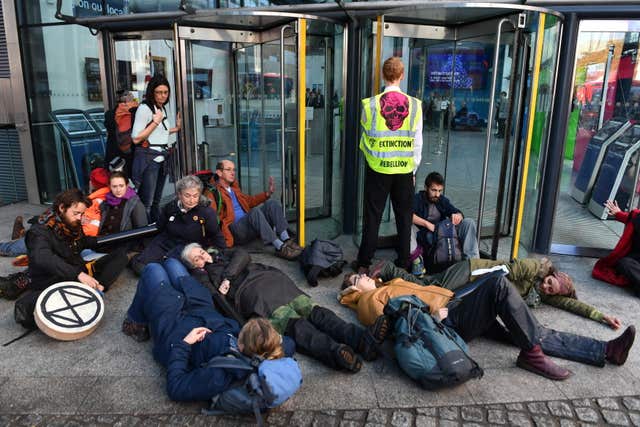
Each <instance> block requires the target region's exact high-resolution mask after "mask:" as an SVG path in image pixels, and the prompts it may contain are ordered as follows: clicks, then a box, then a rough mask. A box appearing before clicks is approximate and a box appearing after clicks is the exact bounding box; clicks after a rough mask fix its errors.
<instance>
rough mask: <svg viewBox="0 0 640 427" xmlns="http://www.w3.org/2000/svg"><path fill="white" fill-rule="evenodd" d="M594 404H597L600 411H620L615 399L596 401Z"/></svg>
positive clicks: (606, 398) (607, 398)
mask: <svg viewBox="0 0 640 427" xmlns="http://www.w3.org/2000/svg"><path fill="white" fill-rule="evenodd" d="M596 402H598V406H600V407H601V408H602V409H620V405H619V404H618V402H617V401H616V399H613V398H611V397H603V398H600V399H596Z"/></svg>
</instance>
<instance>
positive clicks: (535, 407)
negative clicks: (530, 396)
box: [527, 402, 549, 415]
mask: <svg viewBox="0 0 640 427" xmlns="http://www.w3.org/2000/svg"><path fill="white" fill-rule="evenodd" d="M527 409H529V412H531V413H532V414H541V415H546V414H548V413H549V410H548V409H547V404H546V403H544V402H531V403H527Z"/></svg>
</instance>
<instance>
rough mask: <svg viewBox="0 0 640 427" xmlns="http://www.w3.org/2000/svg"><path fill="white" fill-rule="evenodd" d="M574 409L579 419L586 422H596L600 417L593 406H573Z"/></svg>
mask: <svg viewBox="0 0 640 427" xmlns="http://www.w3.org/2000/svg"><path fill="white" fill-rule="evenodd" d="M574 409H575V411H576V415H578V419H579V420H580V421H584V422H587V423H596V422H598V420H599V419H600V415H598V411H596V410H595V409H593V408H574Z"/></svg>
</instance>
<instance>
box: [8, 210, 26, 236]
mask: <svg viewBox="0 0 640 427" xmlns="http://www.w3.org/2000/svg"><path fill="white" fill-rule="evenodd" d="M24 233H25V229H24V225H23V224H22V217H21V216H19V215H18V216H17V217H16V219H15V220H14V221H13V230H11V240H16V239H19V238H21V237H22V236H24Z"/></svg>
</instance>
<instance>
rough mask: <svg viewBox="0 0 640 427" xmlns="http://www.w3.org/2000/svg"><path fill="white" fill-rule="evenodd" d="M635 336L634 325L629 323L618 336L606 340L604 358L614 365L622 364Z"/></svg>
mask: <svg viewBox="0 0 640 427" xmlns="http://www.w3.org/2000/svg"><path fill="white" fill-rule="evenodd" d="M635 338H636V327H635V326H633V325H631V326H629V327H628V328H627V329H625V330H624V332H623V333H622V334H621V335H620V336H619V337H618V338H614V339H612V340H611V341H609V342H607V346H606V347H605V351H604V354H605V359H606V360H607V361H609V362H611V363H613V364H614V365H624V362H626V361H627V356H629V350H631V346H632V345H633V341H634V339H635Z"/></svg>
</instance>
